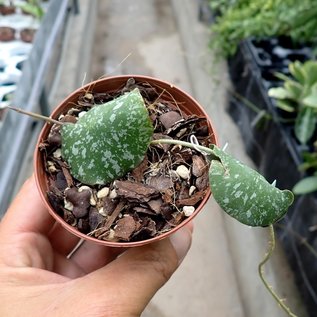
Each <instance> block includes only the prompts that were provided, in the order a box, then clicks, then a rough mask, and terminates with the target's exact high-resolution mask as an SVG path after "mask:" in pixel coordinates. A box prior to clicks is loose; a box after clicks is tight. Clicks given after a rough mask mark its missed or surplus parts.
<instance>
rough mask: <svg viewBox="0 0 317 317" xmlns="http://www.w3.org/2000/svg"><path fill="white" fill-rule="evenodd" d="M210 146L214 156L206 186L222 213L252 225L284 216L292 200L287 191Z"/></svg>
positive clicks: (263, 223)
mask: <svg viewBox="0 0 317 317" xmlns="http://www.w3.org/2000/svg"><path fill="white" fill-rule="evenodd" d="M212 149H213V152H214V154H215V156H216V157H217V158H218V159H213V160H212V161H211V163H210V169H209V181H210V187H211V191H212V194H213V196H214V198H215V200H216V202H217V203H218V204H219V205H220V207H221V208H222V209H223V210H224V211H225V212H226V213H228V214H229V215H230V216H232V217H233V218H235V219H236V220H238V221H240V222H242V223H243V224H246V225H248V226H253V227H256V226H261V227H265V226H268V225H270V224H273V223H274V222H276V221H277V220H279V219H281V218H282V217H283V216H284V215H285V213H286V212H287V209H288V207H289V206H290V205H291V204H292V203H293V200H294V195H293V193H292V192H291V191H289V190H280V189H278V188H276V187H275V186H273V185H271V184H270V183H268V182H267V181H266V179H265V178H264V177H263V176H262V175H260V174H259V173H257V172H256V171H255V170H253V169H251V168H249V167H248V166H245V165H244V164H242V163H241V162H239V161H237V160H236V159H235V158H233V157H232V156H230V155H229V154H227V153H225V152H224V151H222V150H220V149H219V148H217V147H216V146H214V147H213V148H212Z"/></svg>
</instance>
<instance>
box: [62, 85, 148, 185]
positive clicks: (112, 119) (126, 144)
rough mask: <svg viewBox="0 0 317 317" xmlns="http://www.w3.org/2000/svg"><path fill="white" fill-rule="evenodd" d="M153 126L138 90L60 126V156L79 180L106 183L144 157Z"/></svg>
mask: <svg viewBox="0 0 317 317" xmlns="http://www.w3.org/2000/svg"><path fill="white" fill-rule="evenodd" d="M152 134H153V126H152V123H151V121H150V118H149V114H148V111H147V109H146V108H145V105H144V100H143V98H142V96H141V94H140V92H139V90H138V89H135V90H133V91H131V92H129V93H126V94H124V95H122V96H120V97H118V98H116V99H114V100H112V101H109V102H107V103H105V104H102V105H97V106H95V107H94V108H92V109H91V110H89V111H88V112H87V113H86V114H84V115H83V116H82V117H80V118H79V119H78V121H77V122H76V124H66V125H63V126H62V129H61V135H62V156H63V158H64V159H65V160H66V162H67V163H68V164H69V166H70V169H71V173H72V175H73V176H74V177H75V178H77V179H78V180H79V181H81V182H83V183H85V184H90V185H95V184H106V183H108V182H111V181H113V180H114V179H116V178H119V177H121V176H123V175H125V174H126V173H127V172H128V171H129V170H131V169H133V168H134V167H136V166H137V165H138V164H139V163H140V162H141V161H142V159H143V158H144V156H145V153H146V151H147V148H148V145H149V143H150V140H151V137H152Z"/></svg>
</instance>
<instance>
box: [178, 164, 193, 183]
mask: <svg viewBox="0 0 317 317" xmlns="http://www.w3.org/2000/svg"><path fill="white" fill-rule="evenodd" d="M176 173H177V175H178V176H179V177H181V178H182V179H186V180H187V179H189V176H190V172H189V169H188V168H187V167H186V166H185V165H179V166H178V167H177V169H176Z"/></svg>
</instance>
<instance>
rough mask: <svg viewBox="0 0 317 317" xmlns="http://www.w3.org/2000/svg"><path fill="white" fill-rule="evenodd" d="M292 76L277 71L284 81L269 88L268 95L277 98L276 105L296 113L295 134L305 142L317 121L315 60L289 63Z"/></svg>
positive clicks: (316, 65) (316, 67)
mask: <svg viewBox="0 0 317 317" xmlns="http://www.w3.org/2000/svg"><path fill="white" fill-rule="evenodd" d="M289 71H290V73H291V75H292V77H293V78H289V77H287V76H285V75H284V74H281V73H277V74H276V76H277V77H278V78H280V79H281V80H283V81H284V83H283V87H276V88H271V89H270V90H269V91H268V94H269V96H270V97H273V98H276V99H277V106H278V107H279V108H281V109H283V110H284V111H287V112H294V113H296V120H295V135H296V137H297V139H298V140H299V141H300V142H301V143H302V144H306V143H307V142H308V140H310V139H311V137H312V135H313V133H314V132H315V130H316V122H317V61H312V60H311V61H307V62H305V63H300V62H298V61H296V62H294V63H291V64H289Z"/></svg>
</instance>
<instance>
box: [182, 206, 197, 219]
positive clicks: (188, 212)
mask: <svg viewBox="0 0 317 317" xmlns="http://www.w3.org/2000/svg"><path fill="white" fill-rule="evenodd" d="M194 211H195V207H194V206H184V207H183V212H184V215H185V216H186V217H190V216H191V215H192V214H193V213H194Z"/></svg>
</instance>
